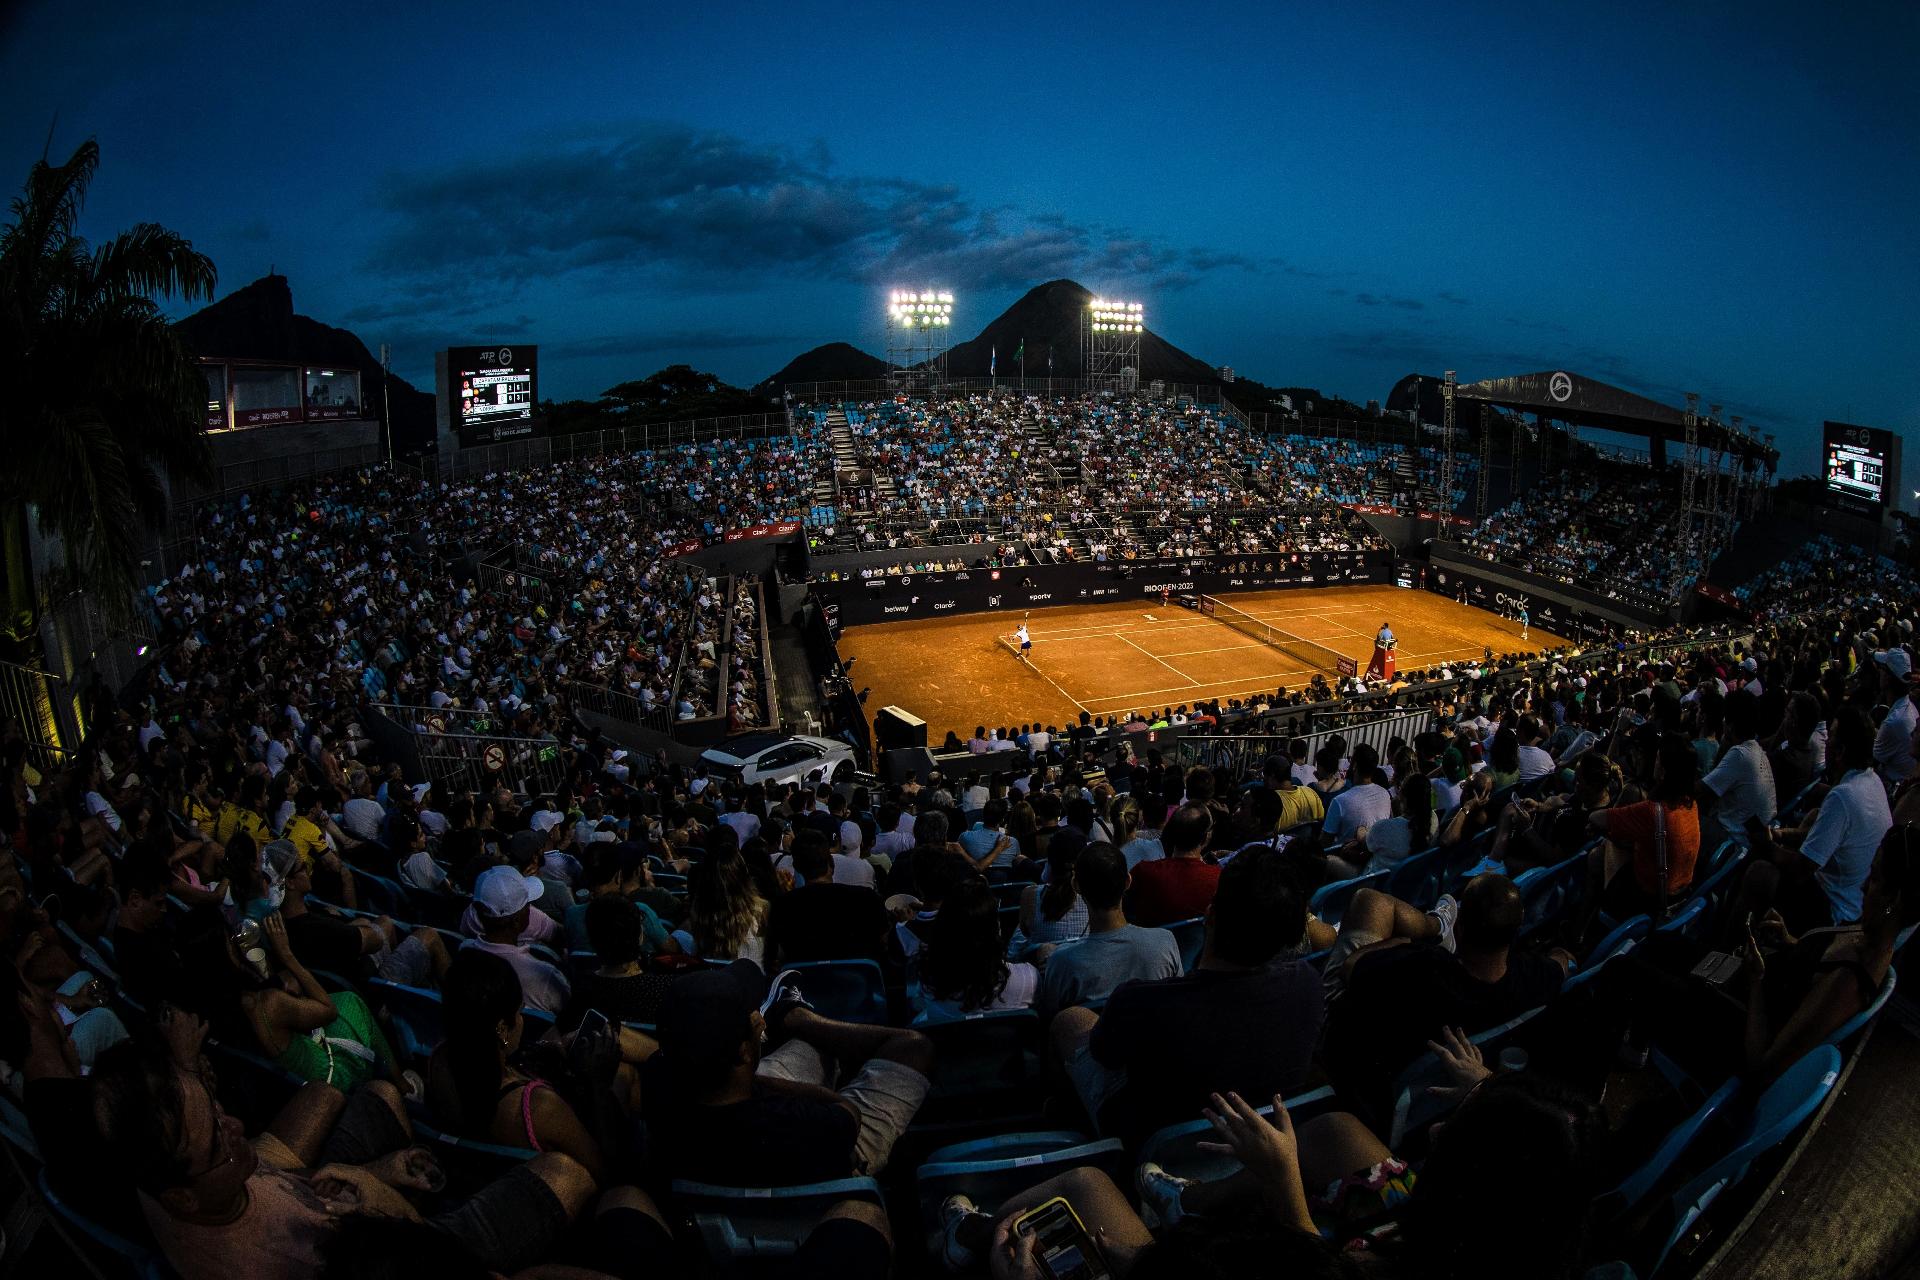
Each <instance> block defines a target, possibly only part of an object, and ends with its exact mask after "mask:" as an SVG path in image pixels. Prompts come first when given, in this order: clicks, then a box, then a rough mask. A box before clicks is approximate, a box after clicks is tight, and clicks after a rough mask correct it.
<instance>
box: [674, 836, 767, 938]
mask: <svg viewBox="0 0 1920 1280" xmlns="http://www.w3.org/2000/svg"><path fill="white" fill-rule="evenodd" d="M721 830H722V831H724V830H726V828H724V827H723V828H721ZM715 834H718V833H717V832H716V833H715ZM768 905H769V904H768V902H767V900H766V898H764V897H762V896H761V894H760V891H759V889H757V888H756V887H755V886H754V883H753V873H752V871H751V870H749V869H748V867H747V860H746V859H745V858H743V857H741V856H740V850H739V849H738V848H736V847H730V846H728V845H727V844H726V843H725V842H724V841H716V849H715V851H714V852H711V853H709V854H708V856H706V857H705V858H702V859H701V860H700V861H699V862H696V863H694V864H693V867H692V870H691V871H690V872H689V873H688V875H687V932H688V933H689V934H690V935H691V936H692V938H693V953H694V954H695V955H698V956H700V957H701V958H703V959H708V960H751V961H753V962H754V963H755V964H758V965H763V966H764V965H765V963H766V954H767V944H766V940H765V938H764V937H762V936H761V935H762V933H763V931H764V930H765V928H766V923H767V910H768Z"/></svg>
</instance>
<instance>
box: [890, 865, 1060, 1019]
mask: <svg viewBox="0 0 1920 1280" xmlns="http://www.w3.org/2000/svg"><path fill="white" fill-rule="evenodd" d="M999 906H1000V904H999V900H998V899H997V898H995V897H994V895H993V891H992V890H991V889H989V888H988V887H987V882H986V881H985V880H982V879H979V878H978V877H970V878H969V879H968V880H966V881H965V882H964V883H963V884H961V885H960V886H959V887H958V888H956V889H955V890H954V891H953V892H952V893H949V894H948V895H947V897H946V901H945V902H943V903H942V904H941V906H940V910H939V912H938V914H936V915H935V916H934V918H933V922H932V924H931V925H930V926H929V927H928V930H927V937H926V945H925V946H924V947H922V948H921V951H920V956H919V960H920V989H921V994H922V998H923V1002H924V1004H923V1016H924V1017H926V1018H927V1019H929V1020H931V1021H940V1020H942V1019H948V1018H960V1017H965V1016H966V1015H967V1014H970V1013H990V1012H994V1011H997V1010H1001V1009H1026V1008H1030V1007H1032V1005H1033V997H1034V995H1035V993H1036V992H1038V991H1039V989H1040V971H1039V970H1038V969H1036V968H1035V967H1034V966H1032V965H1030V964H1025V963H1016V964H1009V963H1007V954H1006V947H1005V946H1004V945H1003V944H1002V943H1001V939H1000V910H999Z"/></svg>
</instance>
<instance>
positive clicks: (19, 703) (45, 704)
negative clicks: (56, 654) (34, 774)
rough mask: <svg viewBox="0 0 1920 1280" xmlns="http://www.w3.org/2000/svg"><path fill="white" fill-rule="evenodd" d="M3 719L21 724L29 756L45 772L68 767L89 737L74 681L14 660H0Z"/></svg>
mask: <svg viewBox="0 0 1920 1280" xmlns="http://www.w3.org/2000/svg"><path fill="white" fill-rule="evenodd" d="M0 720H3V721H5V722H7V723H11V724H17V725H18V726H19V727H20V734H21V736H22V737H23V738H25V739H26V743H27V759H28V760H29V761H31V762H32V764H33V767H34V768H35V769H38V770H40V771H41V772H43V773H45V772H51V771H53V770H56V769H64V768H65V767H66V766H67V763H68V761H70V760H71V759H72V758H73V755H74V753H75V752H76V751H78V750H79V749H80V743H81V741H82V739H84V738H85V736H86V725H85V724H84V722H83V720H82V717H81V705H80V698H79V692H78V690H77V689H76V688H75V687H74V685H73V683H72V682H71V681H67V680H62V679H61V678H60V677H59V676H56V675H53V674H51V673H49V672H45V671H40V670H38V669H36V668H33V667H23V666H20V665H18V664H17V663H12V662H0Z"/></svg>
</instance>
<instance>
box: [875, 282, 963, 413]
mask: <svg viewBox="0 0 1920 1280" xmlns="http://www.w3.org/2000/svg"><path fill="white" fill-rule="evenodd" d="M952 327H953V292H952V291H951V290H948V289H938V288H928V289H893V290H890V291H889V292H888V294H887V363H888V364H889V365H891V366H892V369H893V372H892V374H891V375H890V376H891V378H892V380H893V381H894V382H895V383H897V384H900V385H902V386H905V387H908V388H912V387H916V386H937V385H939V384H940V383H942V382H944V381H946V374H947V348H948V347H949V346H950V345H951V344H952V337H951V330H952Z"/></svg>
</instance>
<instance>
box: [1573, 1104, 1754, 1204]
mask: <svg viewBox="0 0 1920 1280" xmlns="http://www.w3.org/2000/svg"><path fill="white" fill-rule="evenodd" d="M1739 1092H1740V1080H1739V1077H1737V1076H1736V1077H1734V1078H1733V1079H1731V1080H1728V1081H1727V1082H1726V1083H1725V1084H1723V1085H1721V1086H1720V1087H1719V1088H1718V1089H1715V1090H1714V1091H1713V1093H1711V1094H1710V1095H1708V1097H1707V1100H1706V1101H1705V1102H1702V1103H1701V1104H1700V1106H1699V1107H1698V1108H1697V1109H1696V1110H1695V1111H1694V1112H1693V1114H1692V1115H1690V1116H1688V1117H1687V1118H1686V1119H1685V1120H1682V1121H1681V1122H1680V1123H1679V1124H1677V1125H1675V1126H1674V1127H1673V1129H1672V1130H1671V1131H1670V1132H1669V1133H1668V1134H1667V1136H1666V1137H1665V1138H1663V1139H1662V1140H1661V1142H1660V1145H1659V1146H1658V1147H1656V1148H1655V1149H1654V1152H1653V1154H1652V1155H1650V1156H1648V1157H1647V1158H1646V1160H1644V1161H1643V1162H1641V1164H1640V1165H1639V1166H1638V1167H1637V1168H1635V1169H1634V1171H1633V1172H1632V1173H1629V1174H1628V1175H1627V1176H1626V1177H1625V1178H1622V1179H1621V1180H1620V1182H1619V1184H1618V1185H1616V1186H1615V1187H1614V1188H1613V1189H1612V1190H1611V1191H1608V1192H1607V1193H1606V1194H1604V1195H1602V1196H1601V1197H1599V1199H1598V1200H1597V1201H1596V1202H1595V1210H1596V1217H1597V1219H1598V1220H1599V1221H1603V1222H1604V1221H1610V1220H1618V1219H1620V1218H1624V1217H1626V1216H1627V1215H1629V1214H1631V1213H1633V1211H1634V1210H1636V1209H1638V1208H1639V1207H1640V1205H1641V1203H1642V1202H1644V1201H1645V1200H1646V1198H1647V1197H1648V1196H1649V1195H1651V1194H1652V1193H1653V1190H1654V1188H1655V1187H1656V1186H1658V1185H1659V1184H1660V1182H1661V1181H1662V1180H1663V1179H1664V1178H1666V1177H1667V1176H1668V1175H1669V1174H1671V1173H1672V1172H1673V1170H1674V1169H1675V1167H1676V1166H1677V1165H1678V1164H1679V1161H1680V1159H1681V1157H1683V1156H1684V1155H1686V1153H1687V1148H1688V1147H1690V1146H1692V1145H1693V1143H1694V1141H1695V1140H1696V1139H1698V1138H1699V1136H1700V1132H1701V1130H1703V1129H1705V1128H1706V1127H1707V1123H1708V1122H1709V1121H1710V1120H1712V1119H1713V1118H1714V1117H1715V1116H1717V1115H1719V1114H1720V1113H1721V1112H1722V1111H1724V1110H1725V1109H1726V1107H1727V1105H1728V1104H1729V1103H1730V1102H1732V1100H1733V1098H1734V1096H1735V1095H1736V1094H1738V1093H1739Z"/></svg>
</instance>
